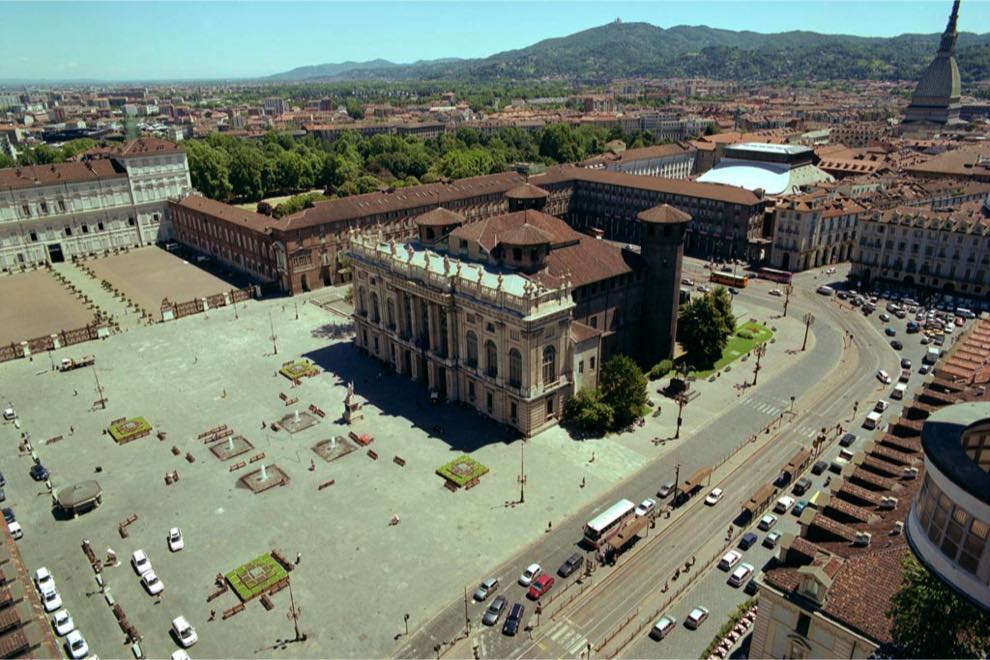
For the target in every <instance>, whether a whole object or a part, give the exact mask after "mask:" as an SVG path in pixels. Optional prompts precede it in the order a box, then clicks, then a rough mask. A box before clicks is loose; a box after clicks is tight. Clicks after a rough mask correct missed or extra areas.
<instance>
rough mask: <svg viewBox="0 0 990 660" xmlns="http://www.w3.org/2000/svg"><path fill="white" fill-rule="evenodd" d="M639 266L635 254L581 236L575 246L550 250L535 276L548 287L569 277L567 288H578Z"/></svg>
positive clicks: (630, 270) (637, 256)
mask: <svg viewBox="0 0 990 660" xmlns="http://www.w3.org/2000/svg"><path fill="white" fill-rule="evenodd" d="M641 263H642V258H641V257H640V256H639V255H638V254H637V253H635V252H631V251H629V250H623V249H622V248H620V247H617V246H615V245H612V244H610V243H607V242H605V241H599V240H597V239H594V238H591V237H589V236H583V235H582V236H581V241H580V243H578V244H576V245H569V246H567V247H565V248H557V249H551V250H550V254H549V256H548V257H547V268H546V269H545V270H543V271H541V272H539V273H537V274H536V275H535V277H536V278H537V279H541V280H543V284H544V285H545V286H547V287H550V286H553V285H554V284H553V283H554V282H555V281H556V278H558V277H560V276H561V275H564V274H565V273H566V274H570V277H571V285H572V286H574V287H579V286H584V285H585V284H590V283H591V282H599V281H601V280H605V279H609V278H611V277H616V276H617V275H625V274H628V273H632V272H633V271H634V270H635V269H637V268H639V267H640V264H641Z"/></svg>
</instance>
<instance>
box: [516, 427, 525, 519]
mask: <svg viewBox="0 0 990 660" xmlns="http://www.w3.org/2000/svg"><path fill="white" fill-rule="evenodd" d="M516 480H517V481H518V482H519V503H520V504H523V503H525V502H526V441H525V440H523V441H522V442H521V443H520V444H519V476H518V477H516Z"/></svg>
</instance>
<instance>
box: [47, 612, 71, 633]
mask: <svg viewBox="0 0 990 660" xmlns="http://www.w3.org/2000/svg"><path fill="white" fill-rule="evenodd" d="M52 628H53V629H54V630H55V634H56V635H58V636H59V637H63V636H65V635H68V634H69V633H70V632H72V631H73V630H75V629H76V624H75V622H73V620H72V616H71V615H70V614H69V610H59V611H58V612H56V613H55V614H54V616H52Z"/></svg>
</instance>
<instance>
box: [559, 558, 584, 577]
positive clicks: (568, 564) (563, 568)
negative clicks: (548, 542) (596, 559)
mask: <svg viewBox="0 0 990 660" xmlns="http://www.w3.org/2000/svg"><path fill="white" fill-rule="evenodd" d="M582 566H584V555H582V554H580V553H577V552H575V553H574V554H573V555H571V556H570V557H568V558H567V561H565V562H564V563H563V564H561V565H560V568H558V569H557V575H559V576H560V577H564V578H565V577H568V576H569V575H570V574H571V573H573V572H574V571H576V570H578V569H579V568H581V567H582Z"/></svg>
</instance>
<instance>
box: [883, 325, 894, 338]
mask: <svg viewBox="0 0 990 660" xmlns="http://www.w3.org/2000/svg"><path fill="white" fill-rule="evenodd" d="M883 333H884V334H885V335H887V336H888V337H896V336H897V330H894V329H893V328H891V327H890V326H887V327H886V328H884V329H883Z"/></svg>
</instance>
